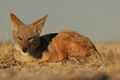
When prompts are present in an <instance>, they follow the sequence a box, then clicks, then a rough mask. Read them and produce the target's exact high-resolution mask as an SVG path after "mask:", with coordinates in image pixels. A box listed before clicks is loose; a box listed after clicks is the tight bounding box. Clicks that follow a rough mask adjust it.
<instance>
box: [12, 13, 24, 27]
mask: <svg viewBox="0 0 120 80" xmlns="http://www.w3.org/2000/svg"><path fill="white" fill-rule="evenodd" d="M10 19H11V21H12V24H13V27H14V28H15V27H18V26H19V25H23V24H24V23H23V22H22V21H21V20H20V19H18V18H17V17H16V16H15V15H14V14H13V13H10Z"/></svg>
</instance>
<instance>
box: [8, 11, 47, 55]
mask: <svg viewBox="0 0 120 80" xmlns="http://www.w3.org/2000/svg"><path fill="white" fill-rule="evenodd" d="M47 17H48V15H46V16H44V17H43V18H41V19H39V20H37V21H35V22H34V23H32V24H24V23H23V22H22V21H21V20H20V19H18V18H17V17H16V16H15V15H14V14H13V13H11V14H10V19H11V21H12V25H13V40H14V45H15V48H16V49H17V50H19V51H21V52H22V53H32V52H34V51H35V49H36V48H37V47H38V46H39V44H40V41H39V35H40V33H41V29H42V28H43V26H44V23H45V21H46V18H47Z"/></svg>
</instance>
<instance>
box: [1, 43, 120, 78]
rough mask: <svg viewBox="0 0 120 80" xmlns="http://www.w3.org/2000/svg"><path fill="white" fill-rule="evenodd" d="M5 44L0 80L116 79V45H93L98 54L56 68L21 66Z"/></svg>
mask: <svg viewBox="0 0 120 80" xmlns="http://www.w3.org/2000/svg"><path fill="white" fill-rule="evenodd" d="M11 47H12V45H11V43H9V42H5V43H3V42H1V43H0V80H120V43H119V42H117V43H97V44H96V47H97V49H98V51H99V52H100V56H99V55H98V54H95V55H92V56H90V57H87V58H79V59H77V60H76V59H74V58H71V59H69V60H64V61H62V62H57V63H61V65H59V66H46V65H42V64H41V65H39V66H34V67H32V66H21V65H20V64H19V63H18V62H16V61H15V60H14V58H13V53H12V49H11Z"/></svg>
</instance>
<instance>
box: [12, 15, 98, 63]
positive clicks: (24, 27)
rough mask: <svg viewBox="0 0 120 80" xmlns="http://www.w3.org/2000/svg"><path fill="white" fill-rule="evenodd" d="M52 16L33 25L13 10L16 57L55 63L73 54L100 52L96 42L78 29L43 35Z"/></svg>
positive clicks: (83, 54)
mask: <svg viewBox="0 0 120 80" xmlns="http://www.w3.org/2000/svg"><path fill="white" fill-rule="evenodd" d="M47 17H48V15H45V16H44V17H42V18H41V19H39V20H37V21H35V22H34V23H32V24H24V23H23V22H22V21H21V20H20V19H18V18H17V17H16V16H15V15H14V14H13V13H11V14H10V19H11V21H12V25H13V41H14V42H13V43H14V50H15V52H14V57H15V59H16V60H17V61H19V62H21V63H22V62H23V63H24V62H26V63H27V62H39V63H41V62H55V61H60V60H63V59H67V58H69V57H87V56H90V55H92V54H95V53H96V52H97V50H96V48H95V46H94V44H93V43H92V42H91V41H90V40H89V39H88V38H87V37H85V36H83V35H81V34H79V33H77V32H74V31H69V30H66V31H61V32H58V33H50V34H46V35H43V36H40V33H41V30H42V28H43V26H44V24H45V21H46V19H47Z"/></svg>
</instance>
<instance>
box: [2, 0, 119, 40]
mask: <svg viewBox="0 0 120 80" xmlns="http://www.w3.org/2000/svg"><path fill="white" fill-rule="evenodd" d="M11 12H12V13H14V14H15V15H16V16H17V17H18V18H20V19H21V20H22V21H23V22H24V23H26V24H31V23H32V22H34V21H36V20H38V19H39V18H41V17H43V16H44V15H45V14H48V15H49V17H48V19H47V21H46V24H45V26H44V29H43V32H42V34H47V33H51V32H59V31H61V30H74V31H77V32H79V33H81V34H83V35H85V36H87V37H89V38H90V39H91V40H93V41H95V42H100V41H119V40H120V37H119V34H120V0H0V40H10V39H12V26H11V22H10V19H9V14H10V13H11Z"/></svg>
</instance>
